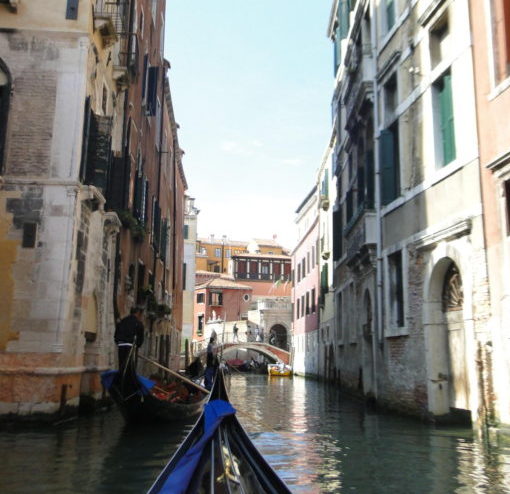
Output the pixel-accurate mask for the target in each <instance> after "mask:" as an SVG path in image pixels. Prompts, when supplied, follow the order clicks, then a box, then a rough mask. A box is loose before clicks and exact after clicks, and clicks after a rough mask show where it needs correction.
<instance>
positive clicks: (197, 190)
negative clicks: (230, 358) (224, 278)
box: [165, 0, 333, 248]
mask: <svg viewBox="0 0 510 494" xmlns="http://www.w3.org/2000/svg"><path fill="white" fill-rule="evenodd" d="M330 8H331V1H330V0H218V1H211V0H167V11H166V37H165V58H167V59H168V60H170V63H171V66H172V68H171V70H170V71H169V77H170V85H171V90H172V99H173V103H174V110H175V116H176V120H177V122H178V123H179V125H180V129H179V142H180V146H181V148H182V149H183V150H184V151H185V155H184V158H183V164H184V170H185V174H186V179H187V181H188V194H189V195H191V196H192V197H195V199H196V206H197V207H198V208H199V209H200V214H199V216H198V233H199V236H203V237H205V236H209V235H210V234H214V235H215V236H216V237H221V235H227V236H228V237H229V238H230V239H232V240H249V239H251V238H271V237H272V236H273V234H276V235H277V236H278V240H279V241H280V242H281V243H282V244H283V245H285V246H286V247H289V248H292V247H294V243H295V238H296V234H295V232H296V226H295V223H294V219H295V213H294V212H295V210H296V208H297V207H298V206H299V204H300V203H301V201H302V200H303V199H304V198H305V197H306V195H307V194H308V192H309V191H310V190H311V188H312V187H313V185H314V181H315V175H316V171H317V169H318V167H319V166H320V163H321V160H322V156H323V153H324V150H325V149H326V145H327V143H328V141H329V137H330V132H331V118H330V100H331V96H332V91H333V70H332V65H333V61H332V53H333V52H332V47H331V43H330V41H329V40H328V38H327V35H326V31H327V26H328V20H329V12H330Z"/></svg>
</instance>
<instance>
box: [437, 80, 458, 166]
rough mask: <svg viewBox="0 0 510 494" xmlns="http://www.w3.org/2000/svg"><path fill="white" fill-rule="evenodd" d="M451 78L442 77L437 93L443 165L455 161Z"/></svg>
mask: <svg viewBox="0 0 510 494" xmlns="http://www.w3.org/2000/svg"><path fill="white" fill-rule="evenodd" d="M451 79H452V76H451V75H450V74H447V75H445V76H444V77H443V81H442V82H443V84H442V88H441V89H440V93H439V105H440V112H441V135H442V138H443V164H444V165H446V164H448V163H450V162H451V161H453V160H454V159H455V126H454V119H453V101H452V80H451Z"/></svg>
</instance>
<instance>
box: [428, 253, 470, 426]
mask: <svg viewBox="0 0 510 494" xmlns="http://www.w3.org/2000/svg"><path fill="white" fill-rule="evenodd" d="M424 330H425V341H426V351H427V377H428V383H427V389H428V398H429V400H428V401H429V411H430V412H431V413H432V414H433V415H434V416H435V417H436V418H437V419H438V420H444V421H455V422H463V423H464V422H466V423H467V422H470V421H471V416H470V411H469V408H470V406H469V401H470V400H469V382H468V373H467V366H466V359H467V351H466V348H467V345H466V333H465V314H464V288H463V283H462V276H461V273H460V270H459V268H458V265H457V264H456V263H455V262H454V261H453V259H451V258H448V257H445V258H443V259H441V260H440V261H439V262H438V263H436V265H435V267H434V269H433V271H432V275H431V278H430V284H429V287H428V293H425V304H424Z"/></svg>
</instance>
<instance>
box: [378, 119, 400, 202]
mask: <svg viewBox="0 0 510 494" xmlns="http://www.w3.org/2000/svg"><path fill="white" fill-rule="evenodd" d="M379 145H380V153H381V198H382V203H383V204H388V203H390V202H391V201H392V200H393V199H395V197H396V194H397V191H396V186H395V185H396V184H395V143H394V138H393V132H391V130H389V129H384V130H383V131H382V132H381V135H380V136H379Z"/></svg>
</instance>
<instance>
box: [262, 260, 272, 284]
mask: <svg viewBox="0 0 510 494" xmlns="http://www.w3.org/2000/svg"><path fill="white" fill-rule="evenodd" d="M260 272H261V278H262V279H263V280H268V279H269V278H270V275H269V263H268V262H263V263H262V264H261V266H260Z"/></svg>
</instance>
